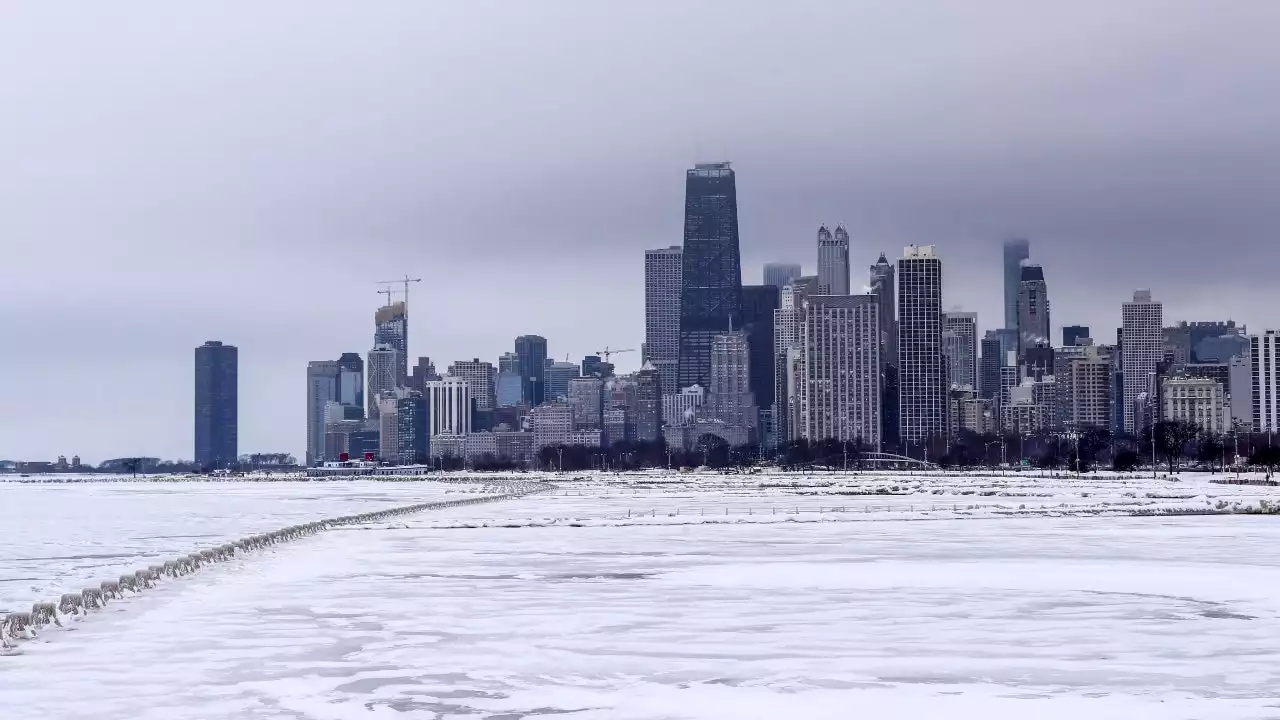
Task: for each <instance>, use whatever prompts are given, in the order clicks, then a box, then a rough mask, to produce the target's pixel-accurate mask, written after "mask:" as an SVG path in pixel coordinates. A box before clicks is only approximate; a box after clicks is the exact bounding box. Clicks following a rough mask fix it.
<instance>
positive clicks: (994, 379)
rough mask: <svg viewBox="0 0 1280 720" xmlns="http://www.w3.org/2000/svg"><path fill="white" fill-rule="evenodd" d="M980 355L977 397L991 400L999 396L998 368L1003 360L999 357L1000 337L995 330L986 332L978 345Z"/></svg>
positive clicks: (1000, 349) (1000, 350)
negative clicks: (980, 350)
mask: <svg viewBox="0 0 1280 720" xmlns="http://www.w3.org/2000/svg"><path fill="white" fill-rule="evenodd" d="M980 345H981V347H982V353H981V355H980V356H979V360H978V395H979V397H983V398H987V399H991V398H994V397H996V396H997V395H999V394H1000V367H1001V366H1002V365H1003V364H1004V358H1002V357H1001V356H1000V353H1001V352H1003V350H1002V348H1001V342H1000V336H999V334H997V332H996V331H995V330H988V331H987V334H986V335H985V336H984V337H983V338H982V341H981V343H980Z"/></svg>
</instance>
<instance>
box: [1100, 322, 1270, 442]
mask: <svg viewBox="0 0 1280 720" xmlns="http://www.w3.org/2000/svg"><path fill="white" fill-rule="evenodd" d="M1125 350H1126V351H1127V350H1128V338H1125ZM1249 369H1250V374H1251V375H1252V382H1251V383H1250V388H1251V392H1252V395H1253V407H1252V412H1251V413H1250V416H1251V419H1252V421H1253V431H1254V432H1258V433H1263V432H1265V433H1274V432H1276V431H1280V332H1277V331H1276V330H1268V331H1266V332H1264V333H1262V334H1260V335H1250V336H1249ZM1242 392H1243V390H1242Z"/></svg>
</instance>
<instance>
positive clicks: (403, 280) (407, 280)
mask: <svg viewBox="0 0 1280 720" xmlns="http://www.w3.org/2000/svg"><path fill="white" fill-rule="evenodd" d="M417 282H422V278H411V277H409V276H408V275H405V276H404V277H403V278H400V279H399V280H379V281H378V284H379V285H398V284H400V283H404V307H405V309H406V310H408V309H409V283H417ZM378 292H379V293H386V294H387V304H388V305H390V304H391V289H390V288H387V289H386V290H379V291H378Z"/></svg>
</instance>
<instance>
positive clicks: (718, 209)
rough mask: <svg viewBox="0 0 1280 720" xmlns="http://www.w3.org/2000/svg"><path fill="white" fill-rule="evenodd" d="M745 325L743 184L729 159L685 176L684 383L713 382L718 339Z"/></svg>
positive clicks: (681, 298) (681, 378) (682, 285)
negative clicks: (741, 229) (740, 245)
mask: <svg viewBox="0 0 1280 720" xmlns="http://www.w3.org/2000/svg"><path fill="white" fill-rule="evenodd" d="M739 327H742V267H741V259H740V257H739V251H738V191H737V183H736V180H735V178H734V173H733V169H732V168H731V167H730V166H729V163H727V162H726V163H709V164H699V165H696V166H694V168H693V169H692V170H689V171H687V172H686V175H685V203H684V252H683V255H682V265H681V275H680V372H679V385H680V387H687V386H689V385H693V384H695V383H696V384H699V385H703V386H704V387H705V386H707V385H708V384H709V382H710V375H711V343H712V339H713V338H714V337H715V336H716V335H719V334H721V333H724V332H728V331H729V330H731V329H733V328H739Z"/></svg>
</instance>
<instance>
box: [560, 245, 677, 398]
mask: <svg viewBox="0 0 1280 720" xmlns="http://www.w3.org/2000/svg"><path fill="white" fill-rule="evenodd" d="M683 258H684V251H683V250H682V249H681V248H680V246H679V245H672V246H671V247H669V248H662V249H660V250H646V251H645V253H644V348H645V357H644V358H642V359H641V360H642V362H643V361H644V360H648V361H651V362H652V363H653V366H654V367H655V368H657V369H658V372H659V373H660V374H661V375H662V379H663V382H664V383H670V384H671V385H672V386H674V385H675V383H676V380H677V378H678V377H679V375H680V293H681V284H680V276H681V273H682V272H683V268H682V263H683V261H684V260H683ZM596 359H597V361H598V360H599V358H596ZM583 364H584V365H585V364H586V362H585V360H584V362H583ZM589 374H592V373H589V372H587V371H586V369H585V367H584V369H583V375H589Z"/></svg>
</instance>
